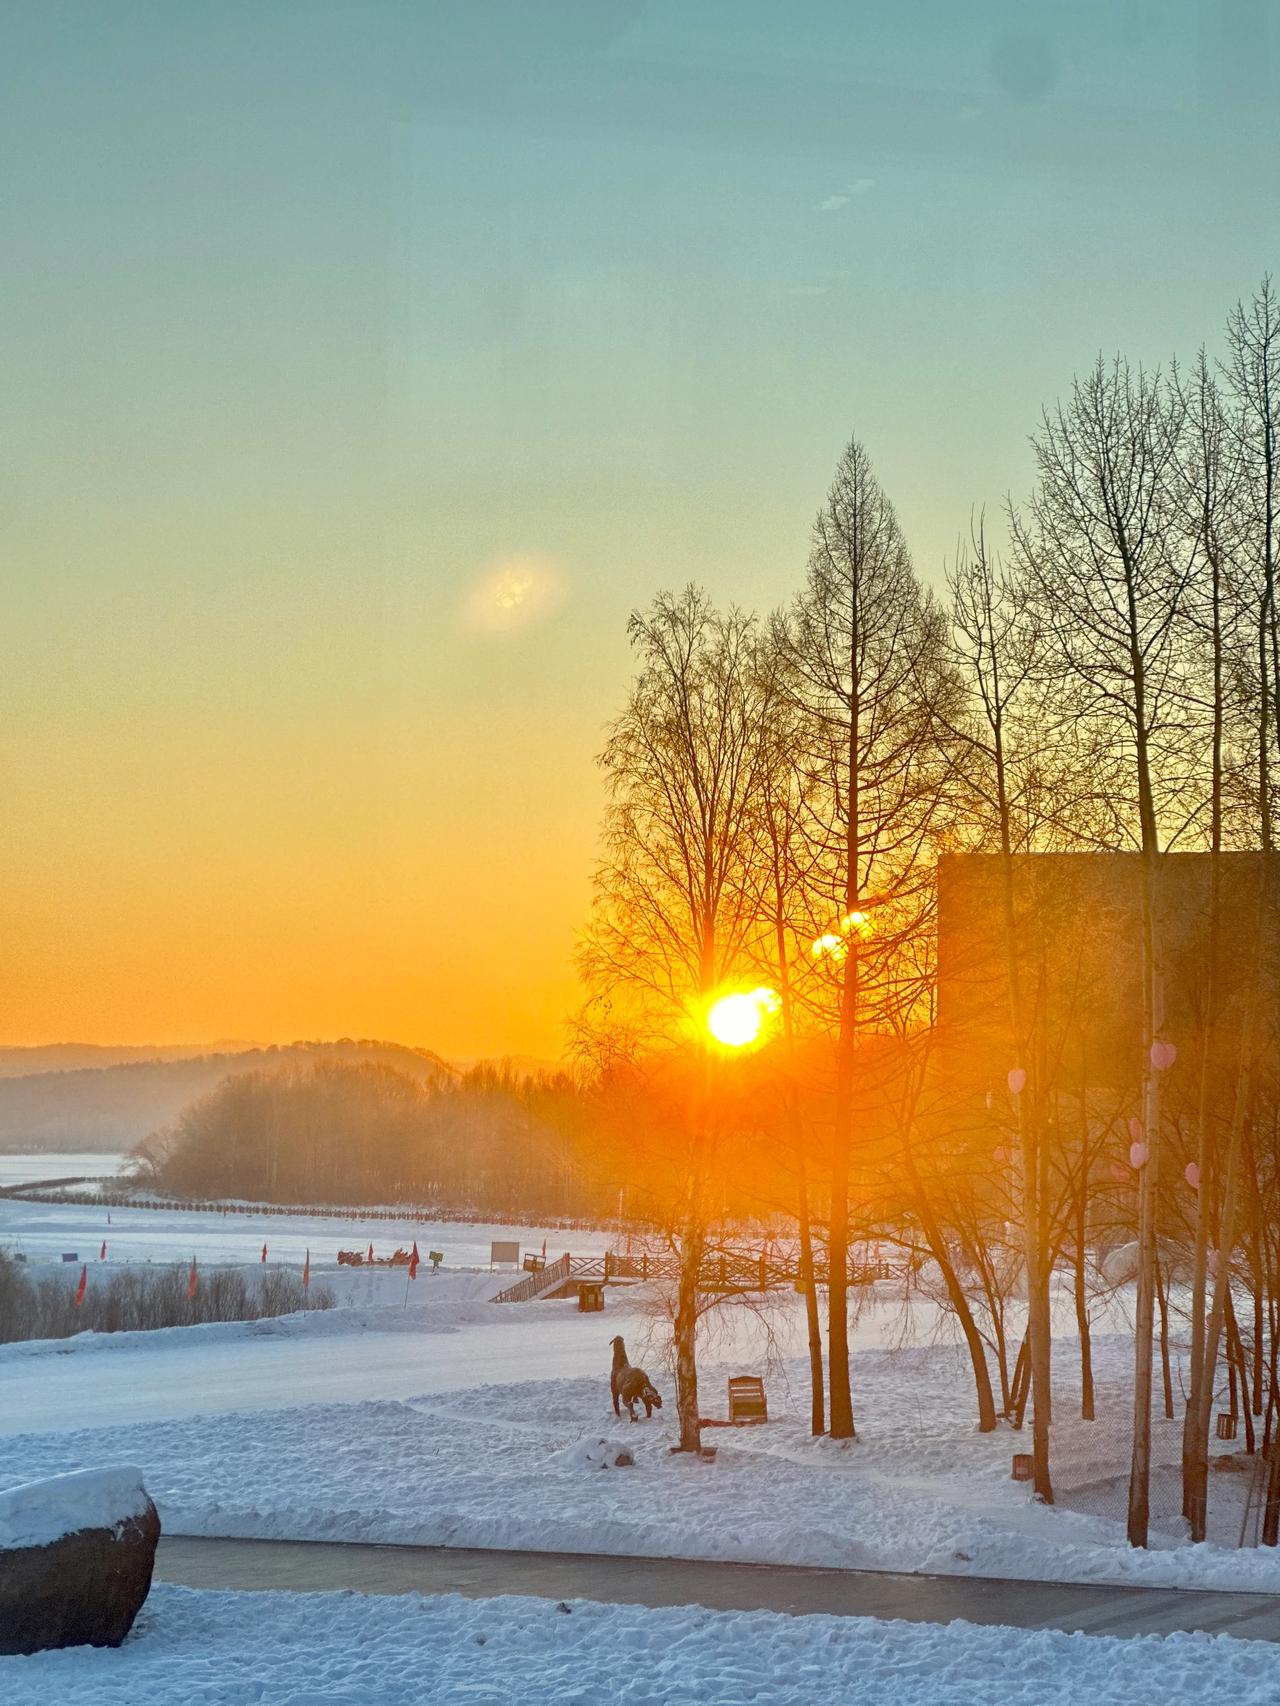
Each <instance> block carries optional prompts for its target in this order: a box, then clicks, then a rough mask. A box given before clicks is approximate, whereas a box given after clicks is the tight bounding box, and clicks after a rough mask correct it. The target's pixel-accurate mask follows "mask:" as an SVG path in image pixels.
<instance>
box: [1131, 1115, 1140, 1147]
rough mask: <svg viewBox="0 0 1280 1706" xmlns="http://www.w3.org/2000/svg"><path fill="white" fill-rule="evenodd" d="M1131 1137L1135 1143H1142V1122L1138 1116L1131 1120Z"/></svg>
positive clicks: (1133, 1116) (1132, 1117)
mask: <svg viewBox="0 0 1280 1706" xmlns="http://www.w3.org/2000/svg"><path fill="white" fill-rule="evenodd" d="M1129 1136H1130V1137H1131V1138H1132V1139H1133V1141H1134V1142H1135V1143H1141V1142H1142V1121H1141V1120H1140V1119H1139V1118H1138V1116H1137V1115H1136V1114H1134V1115H1132V1116H1131V1117H1130V1120H1129Z"/></svg>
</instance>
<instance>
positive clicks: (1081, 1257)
mask: <svg viewBox="0 0 1280 1706" xmlns="http://www.w3.org/2000/svg"><path fill="white" fill-rule="evenodd" d="M1080 1107H1081V1114H1082V1119H1081V1126H1082V1131H1081V1137H1080V1181H1079V1186H1078V1189H1077V1191H1076V1202H1075V1210H1076V1228H1075V1231H1076V1260H1075V1274H1074V1281H1075V1305H1076V1331H1077V1333H1078V1334H1079V1335H1080V1420H1081V1421H1082V1422H1091V1421H1093V1419H1094V1397H1093V1338H1092V1329H1091V1327H1090V1325H1089V1294H1088V1289H1087V1287H1086V1284H1085V1281H1086V1277H1087V1276H1086V1272H1085V1240H1086V1238H1087V1236H1088V1210H1089V1123H1088V1116H1087V1114H1085V1112H1084V1108H1085V1103H1084V1095H1083V1091H1082V1093H1081V1098H1080Z"/></svg>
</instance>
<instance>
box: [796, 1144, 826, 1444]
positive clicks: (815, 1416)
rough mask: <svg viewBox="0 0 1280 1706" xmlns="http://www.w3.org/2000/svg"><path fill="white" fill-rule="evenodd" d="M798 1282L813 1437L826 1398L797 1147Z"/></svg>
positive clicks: (804, 1182) (805, 1184)
mask: <svg viewBox="0 0 1280 1706" xmlns="http://www.w3.org/2000/svg"><path fill="white" fill-rule="evenodd" d="M798 1155H799V1167H800V1203H799V1208H800V1283H801V1284H802V1285H803V1286H804V1314H805V1321H806V1323H807V1325H808V1329H809V1395H810V1396H809V1431H810V1433H812V1434H813V1435H814V1436H815V1438H816V1437H817V1436H818V1435H820V1434H823V1433H825V1432H826V1427H827V1424H826V1415H825V1410H826V1395H825V1393H824V1391H823V1376H822V1323H821V1322H820V1320H819V1319H818V1287H817V1282H816V1279H815V1277H814V1271H813V1227H812V1224H811V1221H810V1218H809V1181H808V1176H807V1172H806V1168H805V1159H804V1149H803V1147H801V1148H800V1150H799V1151H798Z"/></svg>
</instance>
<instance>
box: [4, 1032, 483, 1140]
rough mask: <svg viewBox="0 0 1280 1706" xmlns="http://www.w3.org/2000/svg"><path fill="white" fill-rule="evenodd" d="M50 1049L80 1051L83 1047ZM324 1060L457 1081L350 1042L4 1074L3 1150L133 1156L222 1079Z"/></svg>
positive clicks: (422, 1057)
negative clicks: (371, 1064) (116, 1152)
mask: <svg viewBox="0 0 1280 1706" xmlns="http://www.w3.org/2000/svg"><path fill="white" fill-rule="evenodd" d="M52 1047H53V1049H57V1048H59V1047H66V1048H69V1049H72V1050H79V1049H80V1045H78V1044H65V1045H57V1044H55V1045H52ZM5 1052H6V1053H9V1054H14V1053H21V1052H24V1051H20V1050H7V1051H5ZM104 1052H106V1053H108V1054H111V1053H113V1052H116V1051H112V1050H106V1051H104ZM320 1059H329V1060H342V1061H364V1060H370V1061H378V1062H381V1063H383V1064H385V1065H387V1066H394V1067H395V1068H396V1069H397V1070H398V1071H400V1072H403V1073H406V1074H407V1075H408V1076H409V1077H411V1078H414V1079H416V1080H417V1081H418V1082H420V1083H423V1084H429V1083H437V1082H439V1081H440V1080H441V1079H447V1078H452V1077H454V1076H455V1069H454V1068H453V1067H452V1066H450V1065H449V1063H448V1062H447V1061H446V1060H443V1059H442V1058H441V1057H440V1056H439V1055H437V1054H433V1053H432V1052H431V1051H430V1050H429V1049H421V1048H409V1047H407V1046H405V1045H404V1044H402V1043H388V1042H377V1041H368V1040H361V1041H354V1040H352V1039H351V1038H349V1037H344V1038H342V1039H341V1040H340V1041H338V1042H329V1043H326V1042H297V1043H283V1044H272V1045H271V1046H270V1047H267V1048H245V1049H242V1050H239V1051H229V1052H225V1053H217V1054H200V1055H196V1056H189V1057H187V1058H179V1059H172V1058H165V1056H164V1053H163V1051H152V1052H151V1053H150V1055H149V1056H148V1058H146V1059H144V1060H128V1059H126V1060H124V1061H118V1062H115V1063H113V1064H111V1065H102V1066H82V1067H79V1068H75V1069H72V1070H65V1071H42V1072H25V1073H22V1074H21V1075H15V1074H13V1073H9V1074H3V1073H0V1149H52V1150H68V1149H84V1150H117V1149H120V1150H123V1149H131V1148H132V1147H133V1145H134V1144H135V1143H137V1142H138V1141H139V1140H140V1139H141V1138H144V1137H146V1136H148V1135H149V1134H150V1133H151V1132H153V1131H156V1130H159V1129H162V1128H163V1127H165V1126H168V1125H170V1124H171V1123H172V1122H173V1121H174V1120H175V1119H176V1118H177V1116H178V1114H179V1113H180V1112H181V1111H182V1109H183V1108H185V1107H186V1106H187V1104H188V1103H189V1102H192V1101H194V1100H195V1099H196V1097H198V1096H203V1095H205V1094H206V1093H207V1092H208V1091H210V1090H212V1089H214V1088H215V1087H216V1086H217V1085H218V1084H220V1083H221V1082H222V1081H223V1079H224V1078H230V1077H234V1076H236V1075H237V1074H239V1073H242V1072H256V1071H260V1070H264V1069H268V1070H269V1069H271V1068H273V1067H286V1066H292V1065H302V1064H305V1063H307V1062H311V1061H315V1060H320Z"/></svg>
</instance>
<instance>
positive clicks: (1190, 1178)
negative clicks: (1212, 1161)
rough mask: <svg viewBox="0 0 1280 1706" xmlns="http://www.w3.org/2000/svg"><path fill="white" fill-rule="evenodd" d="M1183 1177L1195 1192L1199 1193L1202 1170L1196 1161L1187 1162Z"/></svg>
mask: <svg viewBox="0 0 1280 1706" xmlns="http://www.w3.org/2000/svg"><path fill="white" fill-rule="evenodd" d="M1182 1176H1183V1178H1184V1179H1185V1180H1186V1181H1187V1183H1188V1184H1189V1185H1190V1186H1191V1189H1192V1190H1193V1191H1198V1190H1199V1189H1200V1169H1199V1167H1197V1166H1196V1164H1195V1162H1194V1161H1188V1162H1187V1164H1186V1166H1185V1167H1184V1168H1183V1170H1182Z"/></svg>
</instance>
